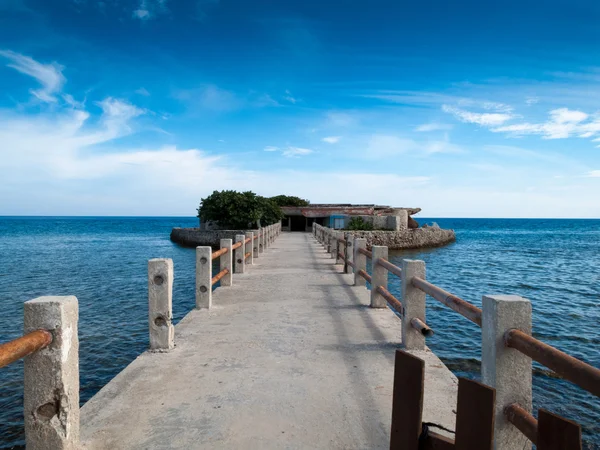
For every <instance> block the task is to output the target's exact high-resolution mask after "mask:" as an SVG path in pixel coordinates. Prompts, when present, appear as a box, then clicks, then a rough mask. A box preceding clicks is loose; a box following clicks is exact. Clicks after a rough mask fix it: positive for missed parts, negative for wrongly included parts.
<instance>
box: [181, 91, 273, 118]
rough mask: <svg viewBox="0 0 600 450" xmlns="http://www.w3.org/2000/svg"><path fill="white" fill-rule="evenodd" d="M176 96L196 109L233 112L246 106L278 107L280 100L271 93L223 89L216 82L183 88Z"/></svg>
mask: <svg viewBox="0 0 600 450" xmlns="http://www.w3.org/2000/svg"><path fill="white" fill-rule="evenodd" d="M174 97H175V98H177V99H178V100H180V101H182V102H184V103H186V104H187V106H188V107H189V108H190V109H192V110H194V109H204V110H209V111H214V112H221V113H226V112H231V111H237V110H241V109H245V108H268V107H278V106H280V104H279V102H277V100H275V99H274V98H273V97H271V96H270V95H269V94H266V93H261V92H257V91H253V90H251V91H249V92H246V93H238V92H234V91H231V90H228V89H223V88H221V87H219V86H217V85H214V84H205V85H202V86H200V87H197V88H194V89H182V90H179V91H177V92H175V94H174Z"/></svg>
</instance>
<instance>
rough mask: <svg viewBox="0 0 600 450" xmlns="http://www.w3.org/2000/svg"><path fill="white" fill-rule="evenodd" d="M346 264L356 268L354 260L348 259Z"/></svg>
mask: <svg viewBox="0 0 600 450" xmlns="http://www.w3.org/2000/svg"><path fill="white" fill-rule="evenodd" d="M346 264H348V265H349V266H350V267H352V268H353V269H354V263H353V262H352V261H346Z"/></svg>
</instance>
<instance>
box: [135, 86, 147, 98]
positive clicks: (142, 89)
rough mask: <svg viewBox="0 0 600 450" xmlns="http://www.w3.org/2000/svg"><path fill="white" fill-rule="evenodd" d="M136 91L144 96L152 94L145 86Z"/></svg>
mask: <svg viewBox="0 0 600 450" xmlns="http://www.w3.org/2000/svg"><path fill="white" fill-rule="evenodd" d="M135 93H136V94H139V95H143V96H144V97H149V96H150V92H148V89H146V88H144V87H141V88H139V89H136V90H135Z"/></svg>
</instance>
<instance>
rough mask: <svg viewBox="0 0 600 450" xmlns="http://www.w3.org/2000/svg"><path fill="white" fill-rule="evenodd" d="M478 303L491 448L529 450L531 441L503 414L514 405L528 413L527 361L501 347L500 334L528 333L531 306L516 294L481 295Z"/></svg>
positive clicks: (529, 329)
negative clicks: (492, 392)
mask: <svg viewBox="0 0 600 450" xmlns="http://www.w3.org/2000/svg"><path fill="white" fill-rule="evenodd" d="M482 304H483V314H482V317H481V378H482V382H483V383H484V384H487V385H488V386H491V387H493V388H495V389H496V419H495V424H494V445H495V449H496V450H508V449H513V448H518V449H530V448H531V442H529V440H528V439H527V438H526V437H525V436H524V435H523V434H522V433H521V432H520V431H519V430H517V428H516V427H514V426H513V425H512V424H511V423H510V422H508V421H507V420H506V418H505V416H504V413H503V411H504V408H505V407H506V406H508V405H510V404H511V403H518V404H519V405H520V406H521V407H522V408H523V409H525V410H526V411H527V412H531V401H532V397H531V396H532V393H531V378H532V367H531V359H530V358H529V357H527V356H525V355H523V354H522V353H521V352H519V351H518V350H516V349H513V348H508V347H506V346H505V344H504V333H506V332H507V331H508V330H510V329H512V328H516V329H518V330H521V331H522V332H524V333H526V334H529V335H530V334H531V303H530V302H529V300H527V299H524V298H522V297H519V296H516V295H489V296H487V295H484V296H483V302H482Z"/></svg>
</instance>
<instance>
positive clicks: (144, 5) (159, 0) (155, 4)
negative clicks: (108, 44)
mask: <svg viewBox="0 0 600 450" xmlns="http://www.w3.org/2000/svg"><path fill="white" fill-rule="evenodd" d="M166 5H167V0H140V3H139V5H138V8H137V9H136V10H134V11H133V15H132V16H133V18H135V19H140V20H149V19H153V18H155V17H156V16H158V15H159V14H165V13H167V11H168V9H167V6H166Z"/></svg>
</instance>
